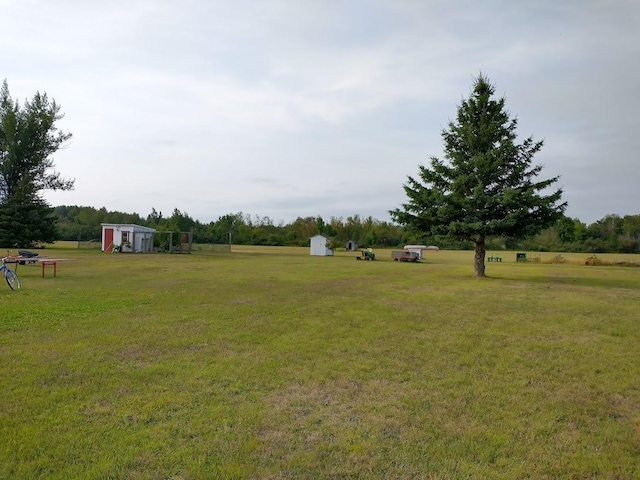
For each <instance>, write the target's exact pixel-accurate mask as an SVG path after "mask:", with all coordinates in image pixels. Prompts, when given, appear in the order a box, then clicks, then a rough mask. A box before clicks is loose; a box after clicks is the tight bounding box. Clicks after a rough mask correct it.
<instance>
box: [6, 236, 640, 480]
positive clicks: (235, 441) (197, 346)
mask: <svg viewBox="0 0 640 480" xmlns="http://www.w3.org/2000/svg"><path fill="white" fill-rule="evenodd" d="M44 253H46V254H47V255H48V256H52V257H57V258H61V257H62V258H67V259H70V260H68V261H63V262H59V263H58V269H57V270H58V271H57V277H56V278H53V275H52V273H53V272H52V269H51V267H47V270H46V272H45V278H42V277H41V273H42V271H41V268H40V267H39V266H28V265H24V266H19V268H18V273H19V275H20V277H21V279H22V285H23V288H22V289H21V290H20V291H17V292H12V291H10V290H9V289H8V288H7V287H6V285H5V286H2V285H0V302H2V310H1V312H0V360H1V361H0V478H1V479H33V478H42V479H210V478H220V479H227V478H228V479H232V478H237V479H307V478H308V479H323V478H332V479H334V478H335V479H337V478H371V479H390V478H396V479H400V478H402V479H405V478H407V479H419V478H422V479H430V478H433V479H459V478H474V479H481V478H492V479H500V478H505V479H515V478H532V479H545V478H558V479H567V478H575V479H585V478H605V479H632V478H640V268H636V267H620V266H585V265H584V260H585V259H586V258H587V257H588V255H586V254H585V255H578V254H575V255H570V256H567V260H569V261H568V262H566V263H553V264H551V263H544V262H545V260H547V259H551V258H553V257H554V255H553V254H542V261H543V263H539V264H534V263H527V264H522V263H516V262H515V252H510V253H504V252H503V253H501V256H502V257H503V262H501V263H487V274H488V275H489V278H486V279H482V280H478V279H474V278H472V274H473V265H472V261H473V253H472V252H447V251H440V252H427V258H426V260H424V261H423V262H421V263H418V264H411V263H397V262H393V261H391V258H390V251H382V250H380V251H376V253H377V255H378V258H379V260H377V261H375V262H366V261H356V260H355V259H354V257H355V254H347V253H344V252H343V253H340V254H338V255H336V256H335V257H322V258H321V257H311V256H309V255H308V253H309V252H308V249H302V248H300V249H298V248H260V247H234V249H233V252H232V253H226V254H224V253H219V254H210V253H209V254H205V253H204V252H195V253H193V254H191V255H155V254H153V255H152V254H147V255H131V254H103V253H100V252H87V251H79V250H71V249H70V250H54V249H47V250H45V251H44ZM601 258H603V259H607V258H608V257H607V256H606V255H603V256H601ZM611 259H613V257H611ZM622 260H630V261H632V262H638V261H640V258H638V257H633V256H623V257H622Z"/></svg>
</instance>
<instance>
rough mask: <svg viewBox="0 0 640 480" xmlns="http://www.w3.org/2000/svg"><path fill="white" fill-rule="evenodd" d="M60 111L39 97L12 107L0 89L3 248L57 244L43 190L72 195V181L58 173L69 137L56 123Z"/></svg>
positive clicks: (4, 88) (4, 87)
mask: <svg viewBox="0 0 640 480" xmlns="http://www.w3.org/2000/svg"><path fill="white" fill-rule="evenodd" d="M61 118H62V114H61V113H60V107H59V106H58V105H57V104H56V102H55V101H50V100H49V98H48V97H47V94H46V93H45V94H41V93H39V92H38V93H36V94H35V95H34V96H33V98H32V99H31V101H26V102H25V103H24V105H20V104H19V103H18V102H14V101H13V100H12V98H11V96H10V95H9V88H8V86H7V81H6V80H5V81H4V82H3V84H2V88H1V89H0V244H1V245H2V246H5V247H14V246H18V247H30V246H34V245H36V244H38V243H42V242H45V243H46V242H51V241H53V240H54V239H55V219H56V217H55V215H54V214H53V210H52V209H51V207H50V206H49V205H48V204H47V203H46V202H45V201H44V199H43V198H42V197H41V196H40V192H41V191H42V190H70V189H72V188H73V184H74V181H73V180H67V179H64V178H62V177H61V176H60V174H59V173H57V172H56V171H55V170H54V163H53V158H52V155H53V154H54V153H55V152H56V151H58V150H59V149H60V148H61V147H62V146H63V144H64V143H65V142H66V141H67V140H69V138H71V134H67V133H63V132H60V131H59V130H58V129H57V127H56V122H57V121H58V120H60V119H61Z"/></svg>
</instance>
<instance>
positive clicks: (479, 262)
mask: <svg viewBox="0 0 640 480" xmlns="http://www.w3.org/2000/svg"><path fill="white" fill-rule="evenodd" d="M485 253H486V250H485V247H484V237H479V238H478V239H477V240H476V255H475V259H474V264H473V265H474V268H475V273H474V274H473V276H474V277H486V275H485V274H484V255H485Z"/></svg>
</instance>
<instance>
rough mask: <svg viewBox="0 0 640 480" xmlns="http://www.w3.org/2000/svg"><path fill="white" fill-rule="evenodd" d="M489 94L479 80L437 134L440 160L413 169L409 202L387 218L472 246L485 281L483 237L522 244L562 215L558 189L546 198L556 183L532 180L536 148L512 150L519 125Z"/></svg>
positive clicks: (486, 85)
mask: <svg viewBox="0 0 640 480" xmlns="http://www.w3.org/2000/svg"><path fill="white" fill-rule="evenodd" d="M494 93H495V87H494V86H493V85H491V83H490V82H489V80H488V79H487V78H486V77H484V76H483V75H480V76H479V77H478V78H477V79H475V81H474V84H473V88H472V91H471V95H470V96H469V98H468V99H465V100H463V101H462V103H461V104H460V106H459V107H458V112H457V117H456V120H455V121H450V122H449V124H448V127H447V128H446V129H444V130H443V131H442V138H443V140H444V161H443V160H440V159H438V158H437V157H431V162H430V163H431V165H430V167H425V166H423V165H419V179H415V178H413V177H408V181H407V183H405V185H404V190H405V192H406V194H407V197H408V201H407V203H405V204H403V205H402V208H399V209H395V210H392V211H390V214H391V216H392V217H393V218H394V219H395V220H396V221H397V222H398V223H400V224H401V225H405V226H407V227H409V228H411V229H413V230H415V231H417V232H421V233H424V234H428V235H447V236H451V237H455V238H458V239H461V240H470V241H472V242H473V243H474V244H475V259H474V269H475V276H477V277H484V276H485V263H484V261H485V239H486V238H487V237H488V236H505V237H512V238H523V237H527V236H530V235H534V234H536V233H538V232H540V231H541V230H542V229H544V228H546V227H548V226H550V225H552V224H553V223H554V222H555V221H557V220H558V219H559V218H560V217H561V215H562V213H563V212H564V210H565V208H566V205H567V204H566V203H560V202H561V199H562V189H561V188H558V189H556V190H554V191H551V192H548V189H549V188H551V187H552V186H553V184H554V183H555V182H557V180H558V178H559V177H553V178H550V179H546V180H538V178H537V177H538V175H539V174H540V171H541V170H542V166H541V165H532V159H533V156H534V155H535V154H536V153H538V152H539V151H540V149H541V148H542V144H543V142H542V141H539V142H534V140H533V138H532V137H528V138H526V139H525V140H524V141H523V142H522V143H521V144H518V143H516V137H517V135H516V127H517V123H518V122H517V119H516V118H511V117H510V115H509V112H508V111H507V110H506V109H505V99H504V98H498V99H496V98H494Z"/></svg>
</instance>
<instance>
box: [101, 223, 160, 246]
mask: <svg viewBox="0 0 640 480" xmlns="http://www.w3.org/2000/svg"><path fill="white" fill-rule="evenodd" d="M101 225H102V251H103V252H107V253H111V252H113V251H120V252H132V253H140V252H153V236H154V235H155V233H156V229H155V228H149V227H143V226H142V225H135V224H133V223H126V224H123V223H103V224H101Z"/></svg>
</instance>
